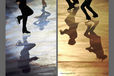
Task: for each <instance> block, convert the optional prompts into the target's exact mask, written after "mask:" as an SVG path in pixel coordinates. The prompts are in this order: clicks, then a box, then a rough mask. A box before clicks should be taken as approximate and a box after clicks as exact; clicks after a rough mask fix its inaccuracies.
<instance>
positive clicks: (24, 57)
mask: <svg viewBox="0 0 114 76" xmlns="http://www.w3.org/2000/svg"><path fill="white" fill-rule="evenodd" d="M29 36H30V35H27V36H23V43H22V45H23V46H24V48H23V49H22V50H21V52H20V59H19V60H18V68H19V69H21V70H22V72H23V73H29V72H30V71H31V67H30V62H32V61H34V60H37V59H38V57H36V56H35V57H32V58H30V53H29V51H30V50H31V49H32V48H33V47H35V46H36V44H34V43H28V41H27V38H28V37H29Z"/></svg>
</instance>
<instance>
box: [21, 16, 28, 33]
mask: <svg viewBox="0 0 114 76" xmlns="http://www.w3.org/2000/svg"><path fill="white" fill-rule="evenodd" d="M26 23H27V16H23V28H22V31H23V33H24V32H25V31H27V28H26Z"/></svg>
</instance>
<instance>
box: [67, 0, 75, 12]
mask: <svg viewBox="0 0 114 76" xmlns="http://www.w3.org/2000/svg"><path fill="white" fill-rule="evenodd" d="M66 2H67V3H68V6H69V8H68V9H67V10H71V9H72V8H74V5H73V3H72V2H71V1H70V0H66Z"/></svg>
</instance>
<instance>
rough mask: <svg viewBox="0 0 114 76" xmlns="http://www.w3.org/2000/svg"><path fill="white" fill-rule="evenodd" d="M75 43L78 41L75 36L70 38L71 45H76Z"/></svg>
mask: <svg viewBox="0 0 114 76" xmlns="http://www.w3.org/2000/svg"><path fill="white" fill-rule="evenodd" d="M75 43H76V41H75V39H73V38H70V39H69V41H68V44H69V45H74V44H75Z"/></svg>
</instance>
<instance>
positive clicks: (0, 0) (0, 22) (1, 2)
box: [0, 0, 5, 76]
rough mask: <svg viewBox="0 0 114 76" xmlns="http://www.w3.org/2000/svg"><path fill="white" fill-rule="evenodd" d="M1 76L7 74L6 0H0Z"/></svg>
mask: <svg viewBox="0 0 114 76" xmlns="http://www.w3.org/2000/svg"><path fill="white" fill-rule="evenodd" d="M0 76H5V0H0Z"/></svg>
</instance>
